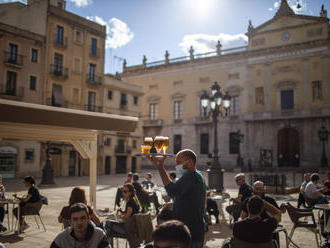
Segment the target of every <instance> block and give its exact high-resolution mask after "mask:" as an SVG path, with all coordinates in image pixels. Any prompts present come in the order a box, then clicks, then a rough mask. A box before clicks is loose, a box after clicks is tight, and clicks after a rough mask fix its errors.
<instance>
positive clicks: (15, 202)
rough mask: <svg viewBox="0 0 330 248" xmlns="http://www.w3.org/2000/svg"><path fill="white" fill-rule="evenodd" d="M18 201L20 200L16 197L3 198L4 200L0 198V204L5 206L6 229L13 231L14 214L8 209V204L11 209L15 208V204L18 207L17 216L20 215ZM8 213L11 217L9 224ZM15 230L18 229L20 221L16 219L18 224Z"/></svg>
mask: <svg viewBox="0 0 330 248" xmlns="http://www.w3.org/2000/svg"><path fill="white" fill-rule="evenodd" d="M19 203H20V201H19V200H17V199H4V200H0V205H4V206H6V208H7V221H8V230H9V231H15V230H14V214H13V211H10V210H9V205H12V210H13V209H14V208H15V206H16V205H17V207H18V216H19V215H20V207H19ZM9 214H11V215H12V216H11V217H12V219H11V225H10V217H9ZM17 231H18V232H19V231H20V223H19V221H18V225H17Z"/></svg>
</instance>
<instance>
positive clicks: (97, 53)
mask: <svg viewBox="0 0 330 248" xmlns="http://www.w3.org/2000/svg"><path fill="white" fill-rule="evenodd" d="M89 56H90V57H92V58H100V57H101V49H100V48H96V49H92V48H90V50H89Z"/></svg>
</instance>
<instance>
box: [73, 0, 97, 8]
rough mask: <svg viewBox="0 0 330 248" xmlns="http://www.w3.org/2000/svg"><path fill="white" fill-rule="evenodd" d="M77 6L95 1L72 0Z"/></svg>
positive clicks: (83, 5)
mask: <svg viewBox="0 0 330 248" xmlns="http://www.w3.org/2000/svg"><path fill="white" fill-rule="evenodd" d="M70 2H72V3H74V5H76V6H77V7H85V6H87V5H90V4H92V3H93V0H70Z"/></svg>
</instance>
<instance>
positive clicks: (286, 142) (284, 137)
mask: <svg viewBox="0 0 330 248" xmlns="http://www.w3.org/2000/svg"><path fill="white" fill-rule="evenodd" d="M277 158H278V166H279V167H299V162H300V152H299V132H298V131H297V130H296V129H294V128H291V127H288V128H283V129H281V130H280V131H279V132H278V150H277Z"/></svg>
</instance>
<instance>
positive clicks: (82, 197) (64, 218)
mask: <svg viewBox="0 0 330 248" xmlns="http://www.w3.org/2000/svg"><path fill="white" fill-rule="evenodd" d="M78 202H81V203H84V204H85V205H86V206H87V208H88V211H89V215H90V217H91V221H92V222H93V223H94V224H95V225H96V226H100V224H101V221H100V219H99V217H98V216H97V215H96V213H95V211H94V210H93V208H91V207H90V206H89V205H87V200H86V194H85V190H84V189H82V188H80V187H75V188H73V189H72V192H71V196H70V200H69V206H65V207H63V208H62V211H61V213H60V215H59V216H58V222H59V223H63V226H64V228H66V227H68V226H70V207H71V206H72V205H73V204H75V203H78Z"/></svg>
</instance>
